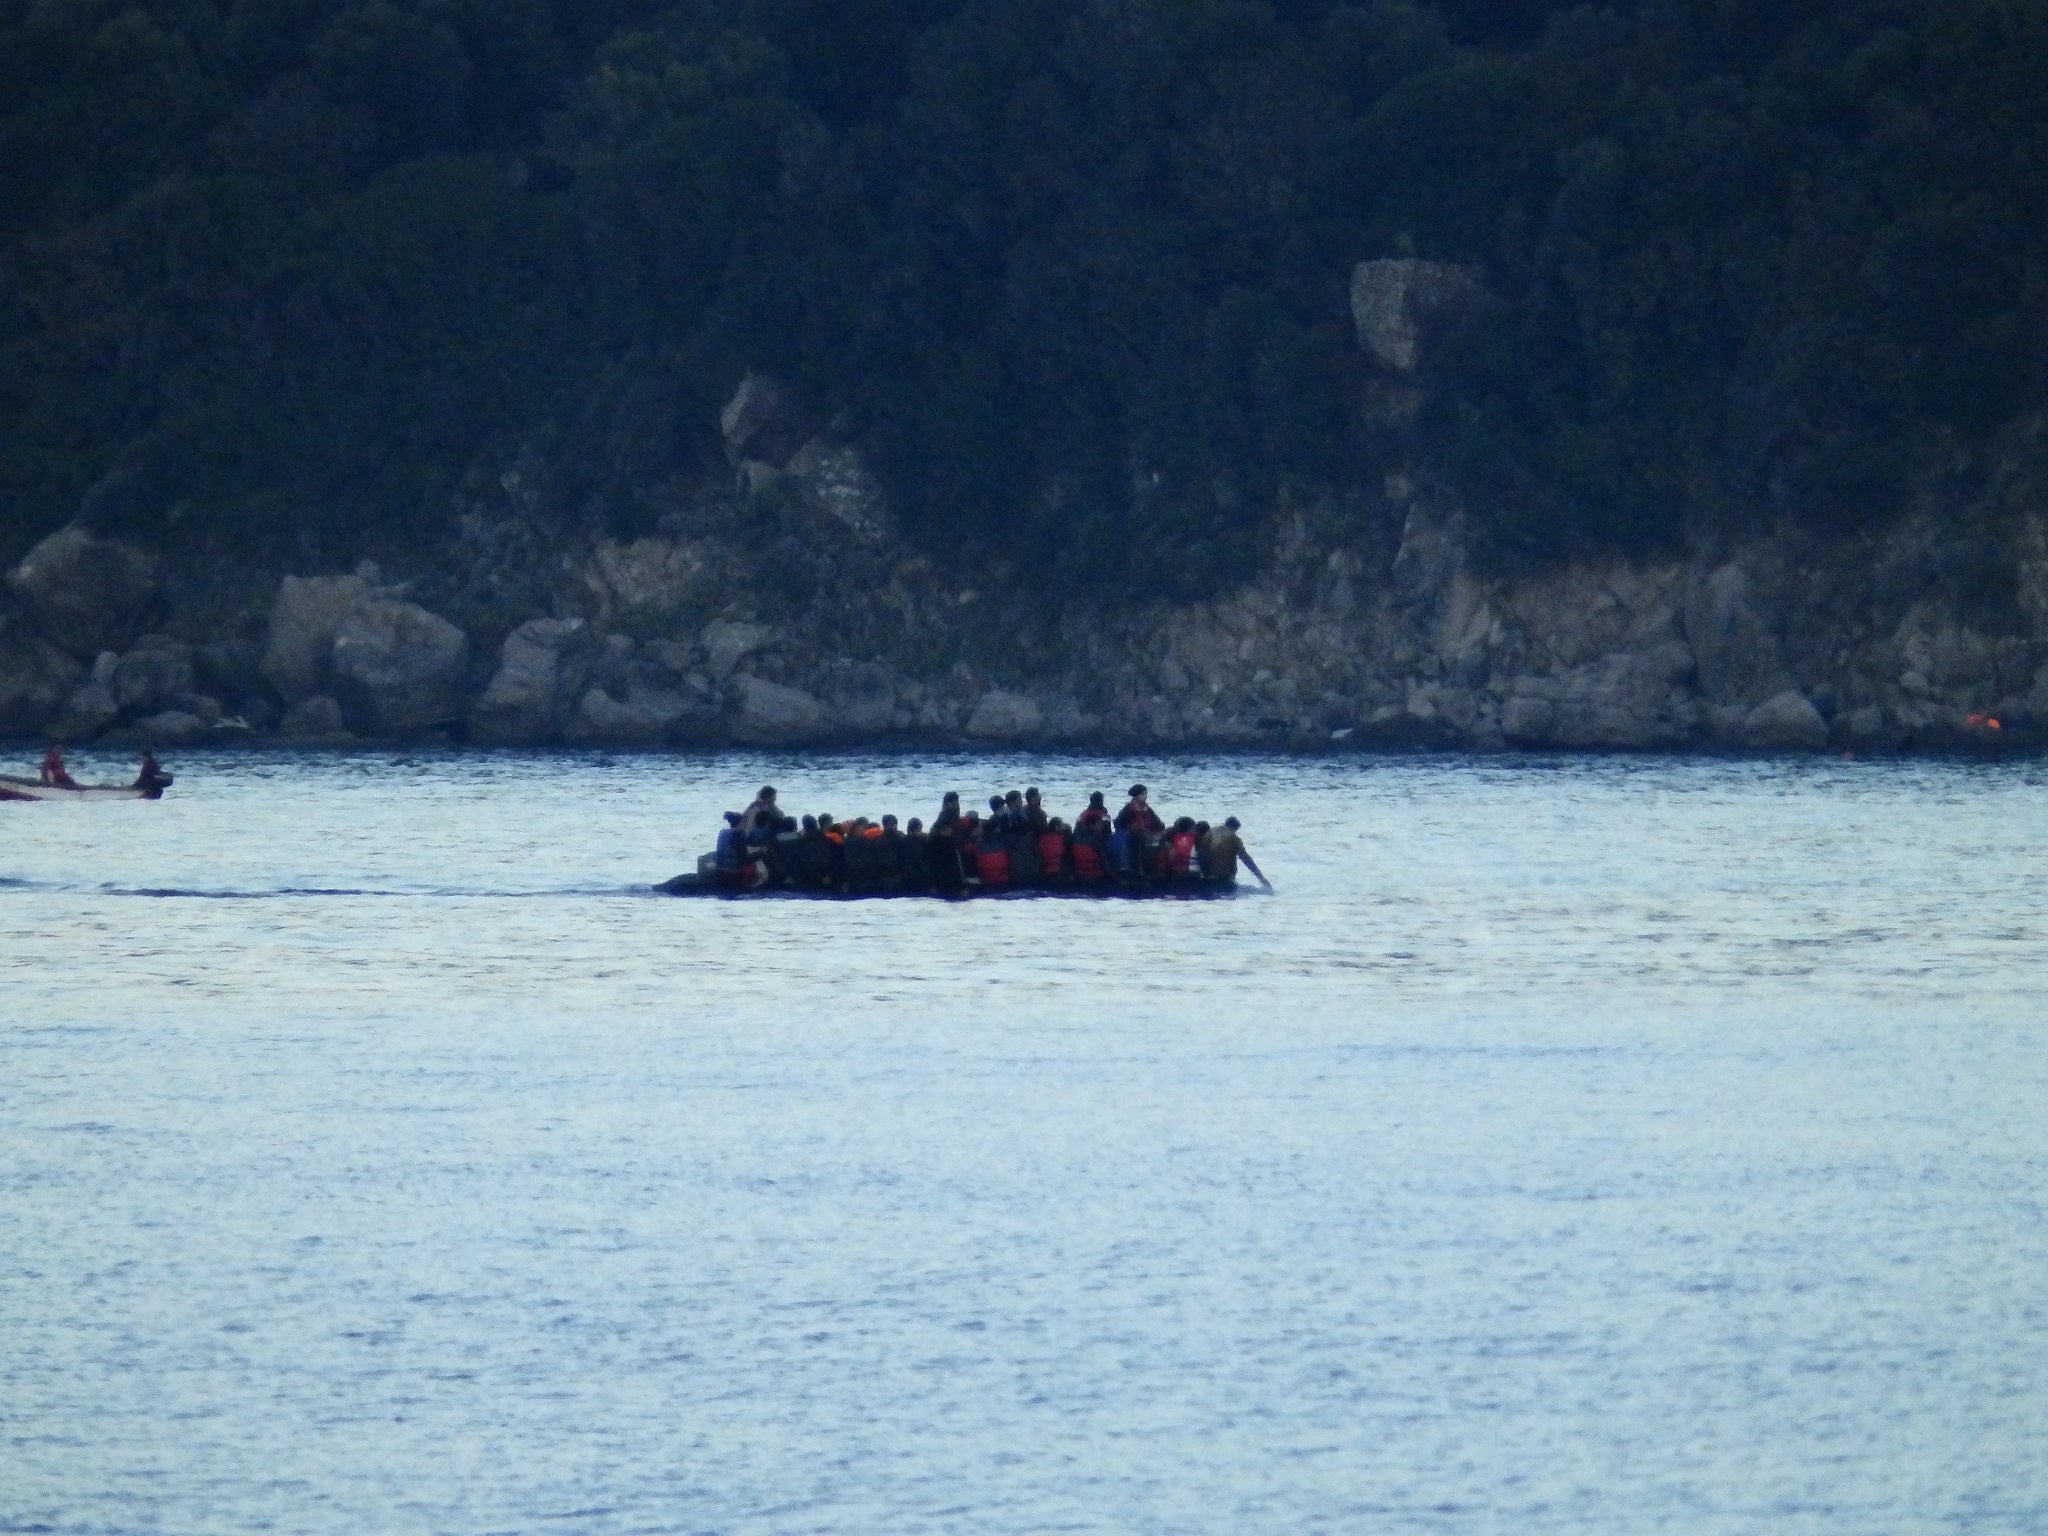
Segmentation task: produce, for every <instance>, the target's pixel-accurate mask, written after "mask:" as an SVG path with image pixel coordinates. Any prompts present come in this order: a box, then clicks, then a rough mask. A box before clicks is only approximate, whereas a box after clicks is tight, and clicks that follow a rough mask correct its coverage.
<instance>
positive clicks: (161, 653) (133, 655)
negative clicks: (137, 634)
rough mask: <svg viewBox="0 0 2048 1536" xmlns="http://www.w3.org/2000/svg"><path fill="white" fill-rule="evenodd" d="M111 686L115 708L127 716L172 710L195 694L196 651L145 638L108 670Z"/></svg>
mask: <svg viewBox="0 0 2048 1536" xmlns="http://www.w3.org/2000/svg"><path fill="white" fill-rule="evenodd" d="M94 670H95V673H97V671H98V665H97V663H95V666H94ZM107 683H108V687H109V689H110V690H111V691H112V693H113V696H114V704H115V707H116V708H118V709H120V710H122V711H123V712H124V713H131V714H132V713H149V712H152V711H161V710H165V709H168V708H170V707H171V705H172V704H173V702H174V701H176V700H177V699H178V698H179V697H180V696H181V695H184V694H189V693H191V692H192V690H193V686H194V681H193V666H192V647H191V646H189V645H186V644H185V643H184V642H183V641H181V640H172V639H170V638H169V637H167V636H164V635H145V636H143V637H142V639H141V640H139V641H137V642H136V644H135V649H134V650H132V651H130V652H129V653H128V654H127V655H125V656H123V657H121V658H119V659H118V660H117V661H115V663H114V665H113V666H112V667H111V668H109V669H108V676H107Z"/></svg>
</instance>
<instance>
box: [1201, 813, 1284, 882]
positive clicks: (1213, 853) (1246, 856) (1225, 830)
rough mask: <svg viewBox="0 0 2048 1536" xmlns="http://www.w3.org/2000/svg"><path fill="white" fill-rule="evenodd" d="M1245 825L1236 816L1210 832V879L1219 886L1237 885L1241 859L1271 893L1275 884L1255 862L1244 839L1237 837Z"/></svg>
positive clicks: (1227, 819)
mask: <svg viewBox="0 0 2048 1536" xmlns="http://www.w3.org/2000/svg"><path fill="white" fill-rule="evenodd" d="M1243 825H1244V823H1242V822H1241V821H1239V820H1238V819H1237V818H1236V817H1235V816H1231V817H1228V818H1226V819H1225V820H1224V823H1223V825H1222V826H1220V827H1217V828H1216V829H1215V830H1214V831H1212V832H1210V834H1209V878H1210V879H1211V880H1214V881H1215V882H1217V884H1219V885H1235V884H1236V883H1237V865H1238V861H1239V860H1240V859H1241V860H1243V861H1244V867H1245V868H1246V869H1248V870H1250V871H1251V872H1252V873H1253V874H1255V875H1257V876H1258V877H1259V884H1261V885H1263V886H1264V887H1265V888H1266V889H1267V890H1269V891H1270V890H1271V889H1272V888H1273V882H1272V881H1270V880H1268V879H1267V878H1266V876H1265V872H1264V871H1262V870H1261V869H1260V868H1259V866H1258V864H1257V863H1256V862H1255V861H1254V860H1253V858H1252V856H1251V850H1250V849H1248V848H1246V847H1245V845H1244V839H1243V838H1241V837H1239V836H1238V835H1237V832H1238V828H1239V827H1241V826H1243Z"/></svg>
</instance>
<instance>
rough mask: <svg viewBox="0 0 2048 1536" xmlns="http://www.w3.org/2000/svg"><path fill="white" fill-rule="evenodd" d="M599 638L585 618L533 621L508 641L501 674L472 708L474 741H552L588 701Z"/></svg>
mask: <svg viewBox="0 0 2048 1536" xmlns="http://www.w3.org/2000/svg"><path fill="white" fill-rule="evenodd" d="M596 642H597V637H596V634H595V632H594V631H593V630H592V629H591V627H590V625H589V623H588V622H587V621H585V620H583V619H529V620H528V621H527V622H526V623H524V624H522V625H520V626H519V627H518V628H517V629H515V630H513V631H512V633H511V634H509V635H507V636H506V637H505V644H504V646H503V647H502V648H501V649H500V651H499V653H498V670H497V671H496V672H495V673H493V674H492V676H491V681H490V685H489V686H488V687H486V688H485V689H484V691H483V695H482V697H481V698H479V699H478V700H477V701H476V703H475V704H474V705H473V706H471V708H470V712H469V731H470V736H471V738H472V739H473V740H476V741H481V742H496V743H515V742H535V741H549V740H553V739H555V738H556V737H558V736H560V735H561V734H562V731H563V729H564V727H565V726H566V725H567V723H568V720H569V716H570V714H571V712H572V711H573V710H574V709H575V708H576V706H577V701H578V700H580V699H581V698H582V697H583V693H584V687H585V685H586V683H587V681H588V679H589V676H590V666H591V661H592V658H593V656H594V655H595V653H596Z"/></svg>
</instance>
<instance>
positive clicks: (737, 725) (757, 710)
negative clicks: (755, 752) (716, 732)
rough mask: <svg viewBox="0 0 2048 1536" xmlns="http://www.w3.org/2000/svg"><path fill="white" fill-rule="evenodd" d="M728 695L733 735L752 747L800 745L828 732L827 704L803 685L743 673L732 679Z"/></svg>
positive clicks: (736, 739)
mask: <svg viewBox="0 0 2048 1536" xmlns="http://www.w3.org/2000/svg"><path fill="white" fill-rule="evenodd" d="M727 698H728V700H729V701H730V704H731V707H732V711H733V713H732V719H731V732H732V737H733V739H734V740H735V741H738V742H743V743H745V744H747V745H749V746H798V745H802V744H804V743H808V742H815V741H819V740H822V739H823V738H824V737H825V736H827V735H828V734H829V726H830V717H829V716H828V714H827V712H826V709H825V706H824V704H823V703H822V702H820V701H819V699H818V698H817V697H816V696H815V695H813V694H809V693H806V692H804V690H803V689H801V688H789V687H785V686H784V685H783V684H781V683H771V682H769V681H768V680H767V679H766V678H763V677H755V676H754V675H753V674H752V673H746V672H743V673H741V674H740V675H739V676H738V677H736V678H734V679H733V681H732V687H731V688H730V689H729V690H728V692H727Z"/></svg>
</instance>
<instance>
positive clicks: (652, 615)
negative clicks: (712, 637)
mask: <svg viewBox="0 0 2048 1536" xmlns="http://www.w3.org/2000/svg"><path fill="white" fill-rule="evenodd" d="M583 580H584V584H585V586H586V587H587V588H588V589H589V592H590V595H591V597H592V599H593V600H594V605H595V609H596V622H597V623H598V624H599V626H600V627H602V628H605V629H615V630H627V631H630V632H631V633H632V634H634V635H636V636H638V637H640V638H643V639H647V638H652V637H654V636H657V635H668V634H672V633H674V632H675V630H676V629H677V628H678V627H680V626H681V625H682V624H684V623H685V622H686V621H689V620H690V619H692V618H693V617H694V615H695V614H697V613H699V612H701V611H702V609H703V607H704V605H705V602H706V600H707V597H708V596H709V595H710V591H711V585H712V582H713V573H712V572H711V571H710V569H709V568H708V566H707V563H706V561H705V558H704V556H703V554H702V553H701V552H700V551H699V550H698V549H697V548H696V547H695V546H693V545H690V544H687V543H678V542H676V541H675V540H672V539H635V540H634V541H633V542H632V543H630V544H614V543H610V542H606V543H603V544H600V545H598V547H597V549H596V550H595V551H594V552H593V553H592V555H591V559H590V564H589V565H588V566H587V567H586V568H585V570H584V572H583Z"/></svg>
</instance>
